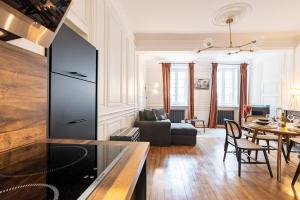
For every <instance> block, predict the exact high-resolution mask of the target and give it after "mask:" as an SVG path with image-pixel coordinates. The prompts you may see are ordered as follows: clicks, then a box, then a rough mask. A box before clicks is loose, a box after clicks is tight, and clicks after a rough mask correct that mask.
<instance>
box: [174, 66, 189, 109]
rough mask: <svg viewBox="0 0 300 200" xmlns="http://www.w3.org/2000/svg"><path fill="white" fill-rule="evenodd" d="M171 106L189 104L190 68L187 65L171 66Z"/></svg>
mask: <svg viewBox="0 0 300 200" xmlns="http://www.w3.org/2000/svg"><path fill="white" fill-rule="evenodd" d="M170 79H171V81H170V82H171V83H170V84H171V86H170V93H171V97H170V98H171V106H187V105H188V68H187V66H186V65H172V67H171V77H170Z"/></svg>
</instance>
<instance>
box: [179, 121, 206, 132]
mask: <svg viewBox="0 0 300 200" xmlns="http://www.w3.org/2000/svg"><path fill="white" fill-rule="evenodd" d="M181 123H189V124H192V125H193V126H194V127H195V128H203V131H204V133H205V124H204V120H202V119H192V120H187V121H186V120H181ZM197 123H202V126H197Z"/></svg>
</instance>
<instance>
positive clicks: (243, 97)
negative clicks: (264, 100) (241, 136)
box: [239, 63, 248, 124]
mask: <svg viewBox="0 0 300 200" xmlns="http://www.w3.org/2000/svg"><path fill="white" fill-rule="evenodd" d="M247 66H248V64H247V63H243V64H241V66H240V108H239V123H240V124H241V122H242V116H243V115H244V113H243V112H244V107H245V106H246V105H247V104H248V93H247V90H248V87H247Z"/></svg>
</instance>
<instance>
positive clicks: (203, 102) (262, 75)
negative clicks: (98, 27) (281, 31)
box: [144, 50, 300, 123]
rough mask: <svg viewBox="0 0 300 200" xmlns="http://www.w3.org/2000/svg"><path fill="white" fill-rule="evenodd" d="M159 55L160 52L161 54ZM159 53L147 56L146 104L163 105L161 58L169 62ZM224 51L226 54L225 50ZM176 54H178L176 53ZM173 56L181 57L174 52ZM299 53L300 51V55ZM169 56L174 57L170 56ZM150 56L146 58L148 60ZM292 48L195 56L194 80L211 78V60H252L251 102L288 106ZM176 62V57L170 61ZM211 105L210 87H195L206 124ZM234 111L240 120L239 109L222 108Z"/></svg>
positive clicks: (197, 111)
mask: <svg viewBox="0 0 300 200" xmlns="http://www.w3.org/2000/svg"><path fill="white" fill-rule="evenodd" d="M158 54H159V53H158ZM158 54H157V53H155V55H153V56H152V57H151V56H149V55H148V56H144V63H145V66H146V88H147V89H146V97H147V101H146V107H150V108H155V107H162V106H163V94H162V72H161V65H160V64H159V63H160V62H161V61H162V60H163V61H166V60H165V59H163V58H164V54H163V53H162V54H161V55H160V56H158ZM223 54H224V53H223ZM174 55H175V56H174ZM174 55H173V56H172V57H176V56H180V54H178V53H174ZM299 56H300V54H299ZM168 57H169V58H170V57H171V56H168ZM146 58H147V59H146ZM293 58H294V57H293V50H276V51H260V52H256V53H255V54H251V55H242V54H241V55H240V56H235V57H234V56H231V57H226V56H225V57H224V56H220V55H217V54H216V55H209V56H203V57H198V58H197V57H195V58H194V60H187V61H186V62H191V61H194V62H195V63H196V64H195V79H198V78H201V79H211V63H212V62H219V63H243V62H247V63H249V67H248V69H249V71H248V76H249V103H250V104H252V105H255V104H256V105H262V104H265V105H271V107H272V108H273V110H274V109H276V108H277V107H283V108H288V104H289V98H290V95H289V88H290V87H291V85H292V77H293ZM168 62H176V60H170V59H169V60H168ZM209 107H210V90H195V116H197V117H198V118H199V119H204V120H205V122H206V123H207V120H208V116H209ZM222 109H230V110H232V109H233V110H235V120H238V108H228V107H227V108H222Z"/></svg>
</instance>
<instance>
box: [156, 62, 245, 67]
mask: <svg viewBox="0 0 300 200" xmlns="http://www.w3.org/2000/svg"><path fill="white" fill-rule="evenodd" d="M166 63H167V62H166ZM166 63H159V64H166ZM170 64H178V65H179V64H180V65H185V64H196V63H194V62H191V63H170ZM211 64H213V63H211ZM216 64H219V65H241V64H247V65H248V66H249V64H248V63H240V64H237V63H234V64H230V63H216Z"/></svg>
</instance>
